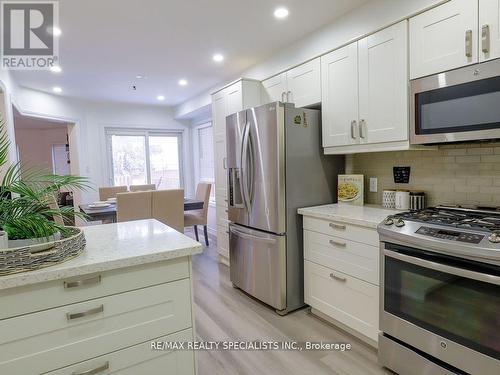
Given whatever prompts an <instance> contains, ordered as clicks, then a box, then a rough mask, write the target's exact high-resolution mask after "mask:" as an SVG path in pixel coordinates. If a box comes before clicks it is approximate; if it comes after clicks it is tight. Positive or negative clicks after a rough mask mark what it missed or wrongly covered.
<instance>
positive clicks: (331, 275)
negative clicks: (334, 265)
mask: <svg viewBox="0 0 500 375" xmlns="http://www.w3.org/2000/svg"><path fill="white" fill-rule="evenodd" d="M330 277H331V278H332V279H334V280H337V281H340V282H343V283H345V282H346V281H347V279H346V278H345V277H340V276H337V275H334V274H333V273H331V274H330Z"/></svg>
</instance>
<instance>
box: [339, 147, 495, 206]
mask: <svg viewBox="0 0 500 375" xmlns="http://www.w3.org/2000/svg"><path fill="white" fill-rule="evenodd" d="M394 166H401V167H406V166H409V167H411V175H410V182H409V183H408V184H395V183H394V178H393V167H394ZM346 173H356V174H358V173H359V174H363V175H364V176H365V203H372V204H382V192H383V190H384V189H394V188H399V189H410V190H423V191H425V193H426V196H427V205H428V206H434V205H436V204H446V203H448V204H474V205H490V206H491V205H497V206H500V142H495V143H471V144H456V145H455V144H453V145H443V146H439V148H438V149H431V150H423V151H394V152H380V153H366V154H355V155H349V156H347V158H346ZM370 177H377V178H378V191H377V192H376V193H371V192H370V189H369V179H370Z"/></svg>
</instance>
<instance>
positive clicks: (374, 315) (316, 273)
mask: <svg viewBox="0 0 500 375" xmlns="http://www.w3.org/2000/svg"><path fill="white" fill-rule="evenodd" d="M378 293H379V288H378V286H376V285H373V284H370V283H367V282H365V281H361V280H359V279H357V278H355V277H352V276H349V275H346V274H344V273H342V272H338V271H334V270H332V269H330V268H327V267H323V266H320V265H319V264H316V263H313V262H309V261H307V260H306V261H305V262H304V298H305V302H306V303H307V304H308V305H310V306H311V307H313V308H315V309H317V310H319V311H320V312H322V313H324V314H325V315H328V316H329V317H331V318H333V319H335V320H337V321H338V322H340V323H342V324H344V325H345V326H347V327H349V328H351V329H352V330H355V331H357V332H359V333H361V334H362V335H364V336H366V337H368V338H370V339H372V340H374V341H377V337H378V300H379V295H378Z"/></svg>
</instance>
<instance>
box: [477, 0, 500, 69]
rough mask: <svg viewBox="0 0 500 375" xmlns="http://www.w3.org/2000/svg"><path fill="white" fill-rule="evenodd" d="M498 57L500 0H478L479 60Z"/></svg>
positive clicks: (499, 55) (499, 44)
mask: <svg viewBox="0 0 500 375" xmlns="http://www.w3.org/2000/svg"><path fill="white" fill-rule="evenodd" d="M498 57H500V0H479V61H487V60H491V59H496V58H498Z"/></svg>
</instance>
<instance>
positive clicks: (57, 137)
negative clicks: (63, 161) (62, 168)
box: [14, 119, 68, 173]
mask: <svg viewBox="0 0 500 375" xmlns="http://www.w3.org/2000/svg"><path fill="white" fill-rule="evenodd" d="M14 122H15V124H14V127H15V133H16V143H17V145H18V147H19V158H20V159H21V162H22V165H23V167H25V168H32V167H37V168H43V169H46V170H47V171H49V172H50V173H52V169H53V165H52V146H53V145H60V144H66V140H67V138H66V137H67V134H68V129H67V126H61V125H60V126H54V127H53V128H52V129H47V128H43V129H26V128H20V127H19V126H18V125H17V124H18V120H17V119H14Z"/></svg>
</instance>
